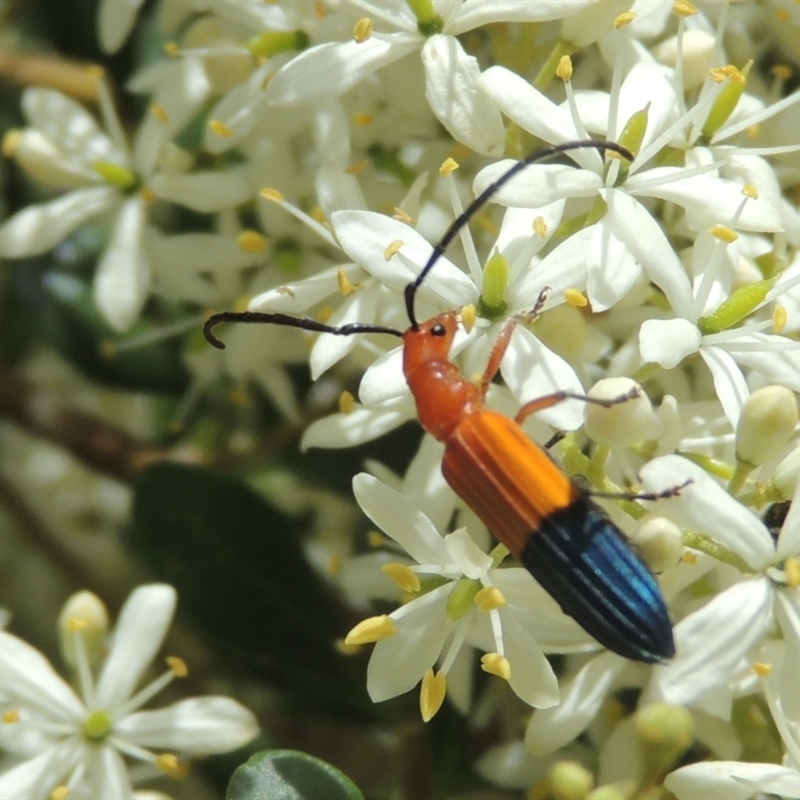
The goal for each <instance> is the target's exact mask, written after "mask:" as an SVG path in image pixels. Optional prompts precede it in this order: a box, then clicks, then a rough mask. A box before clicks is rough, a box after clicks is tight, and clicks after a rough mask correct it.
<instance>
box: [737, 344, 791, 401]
mask: <svg viewBox="0 0 800 800" xmlns="http://www.w3.org/2000/svg"><path fill="white" fill-rule="evenodd" d="M790 343H791V344H790ZM787 345H789V346H791V347H792V349H791V350H787V349H785V348H786V346H787ZM723 347H725V350H726V351H727V352H728V353H729V354H730V355H731V356H733V357H734V358H735V359H736V360H737V361H738V362H739V363H740V364H746V365H747V366H748V367H752V368H753V369H754V370H756V371H757V372H760V373H761V374H762V375H763V376H764V377H765V378H766V379H767V380H768V381H770V382H771V383H778V384H781V385H782V386H787V387H788V388H790V389H791V390H792V391H795V392H800V345H798V344H797V342H796V341H794V342H793V341H792V340H790V339H787V338H786V337H785V336H776V335H773V334H770V333H750V334H746V335H743V336H739V337H738V338H736V339H735V340H733V341H732V342H728V343H726V344H725V345H723Z"/></svg>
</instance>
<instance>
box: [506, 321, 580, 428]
mask: <svg viewBox="0 0 800 800" xmlns="http://www.w3.org/2000/svg"><path fill="white" fill-rule="evenodd" d="M500 369H501V372H502V375H503V380H505V382H506V383H507V384H508V388H509V389H511V391H512V393H513V394H514V397H516V398H517V400H519V402H520V403H522V404H523V405H524V404H525V403H529V402H530V401H531V400H535V399H537V398H539V397H544V395H546V394H551V393H552V392H559V391H566V392H582V391H583V387H582V386H581V382H580V380H579V378H578V376H577V374H576V373H575V370H573V369H572V367H571V366H570V365H569V364H568V363H567V362H566V361H565V360H564V359H563V358H561V356H559V355H556V354H555V353H554V352H553V351H552V350H550V349H548V348H547V347H545V346H544V345H543V344H542V343H541V342H540V341H539V340H538V339H537V338H536V337H535V336H534V335H533V334H532V333H531V332H530V331H529V330H528V329H527V328H521V327H517V328H516V330H515V331H514V333H513V334H512V336H511V344H510V345H509V347H508V350H506V353H505V355H504V356H503V361H502V363H501V366H500ZM536 416H537V418H538V419H542V420H544V421H545V422H547V423H548V424H549V425H553V426H554V427H556V428H561V429H563V430H575V428H577V427H579V426H580V425H581V424H582V423H583V406H582V404H581V403H580V401H578V400H565V401H564V402H562V403H558V404H557V405H555V406H552V407H551V408H547V409H544V410H543V411H541V412H539V413H538V414H537V415H536Z"/></svg>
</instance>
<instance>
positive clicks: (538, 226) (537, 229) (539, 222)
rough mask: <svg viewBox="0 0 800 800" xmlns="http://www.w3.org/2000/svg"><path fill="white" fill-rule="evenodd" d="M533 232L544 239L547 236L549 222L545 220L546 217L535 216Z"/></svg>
mask: <svg viewBox="0 0 800 800" xmlns="http://www.w3.org/2000/svg"><path fill="white" fill-rule="evenodd" d="M533 232H534V233H535V234H536V235H537V236H538V237H539V238H540V239H544V237H545V236H547V223H546V222H545V221H544V217H534V218H533Z"/></svg>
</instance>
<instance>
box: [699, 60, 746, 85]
mask: <svg viewBox="0 0 800 800" xmlns="http://www.w3.org/2000/svg"><path fill="white" fill-rule="evenodd" d="M708 74H709V75H710V76H711V80H712V81H714V83H722V81H724V80H727V79H728V78H730V79H731V81H732V82H733V83H744V82H745V76H744V74H743V73H742V72H741V71H740V70H738V69H737V68H736V67H734V66H733V64H728V65H727V66H725V67H714V69H710V70H709V71H708Z"/></svg>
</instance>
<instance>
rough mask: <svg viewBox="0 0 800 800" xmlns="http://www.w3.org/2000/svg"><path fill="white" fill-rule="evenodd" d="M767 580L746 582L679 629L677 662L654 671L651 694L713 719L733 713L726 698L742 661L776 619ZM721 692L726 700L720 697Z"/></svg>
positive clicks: (710, 604) (736, 586) (708, 605)
mask: <svg viewBox="0 0 800 800" xmlns="http://www.w3.org/2000/svg"><path fill="white" fill-rule="evenodd" d="M772 598H773V590H772V587H771V585H770V582H769V581H768V580H767V579H766V578H753V579H750V580H746V581H742V582H741V583H737V584H735V585H734V586H732V587H731V588H730V589H726V590H725V591H724V592H722V593H721V594H718V595H717V596H716V597H714V598H713V599H712V600H710V601H709V602H708V603H706V605H704V606H703V607H702V608H701V609H700V610H699V611H695V612H694V613H693V614H690V615H689V616H688V617H686V618H684V619H682V620H681V621H680V622H679V623H678V624H677V625H676V626H675V646H676V649H677V654H676V656H675V658H674V659H673V660H672V661H671V662H670V663H669V664H666V665H664V666H657V667H655V668H654V670H653V678H652V682H651V690H654V691H655V692H657V694H658V696H660V697H661V698H662V699H663V700H665V701H666V702H667V703H671V704H672V705H676V706H683V705H697V706H698V707H699V708H702V709H703V710H705V711H707V712H708V713H709V714H713V715H714V716H718V717H722V718H726V717H727V715H728V714H729V713H730V696H729V695H728V696H727V698H726V697H725V694H724V693H726V692H727V690H728V683H729V681H730V676H731V674H732V673H733V671H734V668H735V667H736V665H737V664H738V663H739V661H740V660H741V659H742V658H743V657H744V656H745V655H746V654H747V653H748V651H749V650H751V649H752V648H753V647H755V646H756V645H758V644H759V642H761V641H762V640H764V639H765V638H766V636H767V635H768V633H769V630H770V624H771V622H772V619H773V614H772ZM721 692H722V694H721Z"/></svg>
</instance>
